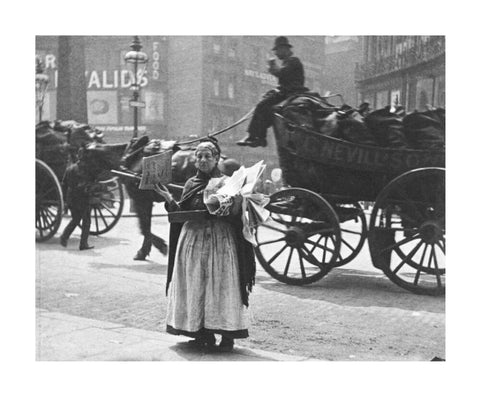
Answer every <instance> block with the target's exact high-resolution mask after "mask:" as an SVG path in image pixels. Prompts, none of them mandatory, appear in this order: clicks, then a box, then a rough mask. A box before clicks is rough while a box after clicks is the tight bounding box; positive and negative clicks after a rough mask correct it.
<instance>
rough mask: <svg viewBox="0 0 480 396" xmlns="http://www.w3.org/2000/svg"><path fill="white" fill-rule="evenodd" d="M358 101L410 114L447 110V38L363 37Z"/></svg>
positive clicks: (357, 75) (357, 76)
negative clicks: (429, 109) (395, 107)
mask: <svg viewBox="0 0 480 396" xmlns="http://www.w3.org/2000/svg"><path fill="white" fill-rule="evenodd" d="M361 43H362V53H363V55H362V60H361V62H360V63H359V64H358V65H357V68H356V71H355V80H356V85H357V90H358V101H359V102H369V103H370V105H371V106H372V107H373V108H375V109H379V108H382V107H384V106H387V105H390V104H400V105H402V106H404V107H405V108H406V109H407V111H413V110H415V109H417V110H420V111H422V110H425V109H426V108H427V107H429V106H432V107H445V36H363V37H361Z"/></svg>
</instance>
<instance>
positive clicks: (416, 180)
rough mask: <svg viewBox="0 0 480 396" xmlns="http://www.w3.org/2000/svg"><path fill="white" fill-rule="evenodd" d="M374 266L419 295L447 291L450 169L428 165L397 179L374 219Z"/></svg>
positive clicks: (371, 238)
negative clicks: (447, 174) (447, 180)
mask: <svg viewBox="0 0 480 396" xmlns="http://www.w3.org/2000/svg"><path fill="white" fill-rule="evenodd" d="M369 228H370V230H369V234H368V243H369V246H370V253H371V256H372V261H373V264H374V266H375V267H377V268H380V269H381V270H382V271H383V272H384V273H385V275H387V277H388V278H389V279H390V280H392V281H393V282H394V283H396V284H397V285H399V286H401V287H403V288H405V289H407V290H409V291H412V292H414V293H417V294H428V295H442V294H445V170H444V169H441V168H424V169H417V170H414V171H410V172H407V173H405V174H403V175H401V176H399V177H397V178H396V179H394V180H392V181H391V182H390V183H389V184H388V185H387V186H386V187H385V188H384V189H383V190H382V192H381V193H380V195H379V196H378V198H377V201H376V203H375V206H374V208H373V211H372V215H371V218H370V227H369Z"/></svg>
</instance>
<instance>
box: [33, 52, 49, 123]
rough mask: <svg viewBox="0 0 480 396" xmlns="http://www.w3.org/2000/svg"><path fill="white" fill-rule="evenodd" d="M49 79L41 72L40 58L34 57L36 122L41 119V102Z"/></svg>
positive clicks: (43, 99)
mask: <svg viewBox="0 0 480 396" xmlns="http://www.w3.org/2000/svg"><path fill="white" fill-rule="evenodd" d="M49 81H50V79H49V78H48V76H47V75H46V74H44V73H43V65H42V61H41V60H40V58H39V57H38V56H37V57H36V59H35V99H36V105H37V108H38V122H40V121H42V113H43V103H44V101H45V94H46V92H47V86H48V83H49Z"/></svg>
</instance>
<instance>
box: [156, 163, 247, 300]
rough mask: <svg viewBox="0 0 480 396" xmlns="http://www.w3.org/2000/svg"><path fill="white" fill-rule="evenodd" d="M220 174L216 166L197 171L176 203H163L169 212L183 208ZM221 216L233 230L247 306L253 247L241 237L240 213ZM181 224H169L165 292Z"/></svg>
mask: <svg viewBox="0 0 480 396" xmlns="http://www.w3.org/2000/svg"><path fill="white" fill-rule="evenodd" d="M221 176H222V174H221V172H220V171H219V170H218V168H216V169H214V171H213V172H212V174H211V175H207V174H205V173H203V172H200V171H198V172H197V174H196V175H195V176H194V177H192V178H190V179H188V180H187V182H186V183H185V187H184V188H183V192H182V196H181V199H180V201H179V202H178V203H177V204H175V203H173V204H171V205H167V204H165V207H166V209H167V210H168V211H169V212H172V211H178V210H185V207H186V205H187V203H188V201H189V200H190V199H192V197H194V196H195V195H196V194H197V193H198V192H200V191H202V190H204V189H205V187H206V186H207V184H208V182H209V181H210V179H211V178H212V177H221ZM222 218H223V219H225V220H227V221H229V222H230V223H231V224H232V225H233V228H234V230H235V243H236V247H237V255H238V264H239V268H240V292H241V296H242V302H243V304H244V305H245V306H247V307H248V295H249V293H250V292H251V291H252V287H253V285H254V284H255V255H254V252H253V247H252V245H251V244H250V243H249V242H248V241H247V240H245V238H244V237H243V233H242V228H243V223H242V219H241V216H240V215H230V216H225V217H222ZM182 226H183V224H182V223H171V224H170V236H169V249H168V271H167V285H166V293H168V286H169V285H170V282H171V280H172V275H173V268H174V265H175V253H176V250H177V244H178V238H179V237H180V232H181V230H182Z"/></svg>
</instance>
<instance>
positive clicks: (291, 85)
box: [237, 36, 308, 147]
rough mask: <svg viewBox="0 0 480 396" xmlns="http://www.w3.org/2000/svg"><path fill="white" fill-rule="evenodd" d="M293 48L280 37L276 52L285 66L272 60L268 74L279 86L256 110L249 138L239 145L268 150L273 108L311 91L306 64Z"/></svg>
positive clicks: (264, 97)
mask: <svg viewBox="0 0 480 396" xmlns="http://www.w3.org/2000/svg"><path fill="white" fill-rule="evenodd" d="M291 48H292V46H291V45H290V43H289V42H288V39H287V38H286V37H284V36H280V37H277V38H276V39H275V46H274V47H273V48H272V50H273V52H274V53H275V56H276V57H277V58H278V59H280V61H281V65H280V66H279V65H277V64H276V63H275V59H271V60H270V61H269V65H268V71H269V73H270V74H273V75H274V76H275V77H277V78H278V87H277V89H274V90H271V91H268V92H267V93H266V94H265V95H264V96H263V99H262V100H261V101H260V103H258V104H257V106H256V107H255V111H254V113H253V118H252V121H251V122H250V125H249V127H248V131H247V132H248V136H247V137H245V138H244V139H242V140H240V141H238V142H237V144H238V145H239V146H250V147H258V146H262V147H265V146H266V145H267V140H266V136H267V129H268V128H269V127H270V126H271V125H272V124H273V112H272V107H273V106H274V105H276V104H278V103H280V102H282V101H283V100H285V99H286V98H287V97H288V96H290V95H292V94H295V93H299V92H305V91H308V89H307V88H305V87H304V83H305V74H304V71H303V65H302V62H300V59H298V58H297V57H295V56H293V52H292V50H291Z"/></svg>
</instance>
